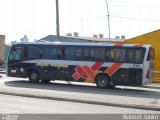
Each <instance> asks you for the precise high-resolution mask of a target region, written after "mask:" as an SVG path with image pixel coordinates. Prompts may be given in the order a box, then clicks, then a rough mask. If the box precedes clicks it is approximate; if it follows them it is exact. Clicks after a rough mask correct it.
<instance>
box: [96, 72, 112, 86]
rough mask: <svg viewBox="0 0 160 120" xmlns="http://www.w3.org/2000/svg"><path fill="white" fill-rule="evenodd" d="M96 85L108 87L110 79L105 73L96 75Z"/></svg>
mask: <svg viewBox="0 0 160 120" xmlns="http://www.w3.org/2000/svg"><path fill="white" fill-rule="evenodd" d="M96 85H97V86H98V87H99V88H103V89H104V88H109V87H110V79H109V77H108V76H107V75H104V74H102V75H98V76H97V77H96Z"/></svg>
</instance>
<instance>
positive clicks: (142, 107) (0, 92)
mask: <svg viewBox="0 0 160 120" xmlns="http://www.w3.org/2000/svg"><path fill="white" fill-rule="evenodd" d="M0 94H4V95H14V96H21V97H29V98H39V99H48V100H58V101H68V102H76V103H86V104H94V105H104V106H114V107H123V108H132V109H141V110H152V111H160V108H158V107H155V106H147V105H135V104H120V103H112V102H98V101H92V100H80V99H71V98H61V97H54V96H52V97H51V96H40V95H39V96H38V95H32V94H20V93H12V92H6V91H0Z"/></svg>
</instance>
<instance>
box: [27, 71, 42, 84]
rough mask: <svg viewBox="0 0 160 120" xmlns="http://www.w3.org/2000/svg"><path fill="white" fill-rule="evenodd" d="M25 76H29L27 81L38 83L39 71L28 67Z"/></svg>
mask: <svg viewBox="0 0 160 120" xmlns="http://www.w3.org/2000/svg"><path fill="white" fill-rule="evenodd" d="M27 77H28V78H29V81H30V82H32V83H39V80H40V78H39V72H38V71H37V70H36V69H30V70H28V72H27Z"/></svg>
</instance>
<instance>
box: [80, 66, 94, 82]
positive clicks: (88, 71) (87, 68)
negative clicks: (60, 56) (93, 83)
mask: <svg viewBox="0 0 160 120" xmlns="http://www.w3.org/2000/svg"><path fill="white" fill-rule="evenodd" d="M83 69H84V70H85V72H86V73H87V75H88V76H89V77H90V78H91V80H94V78H95V73H94V71H93V70H92V69H91V68H90V67H88V66H83Z"/></svg>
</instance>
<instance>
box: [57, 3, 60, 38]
mask: <svg viewBox="0 0 160 120" xmlns="http://www.w3.org/2000/svg"><path fill="white" fill-rule="evenodd" d="M56 31H57V41H60V28H59V3H58V0H56Z"/></svg>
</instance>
